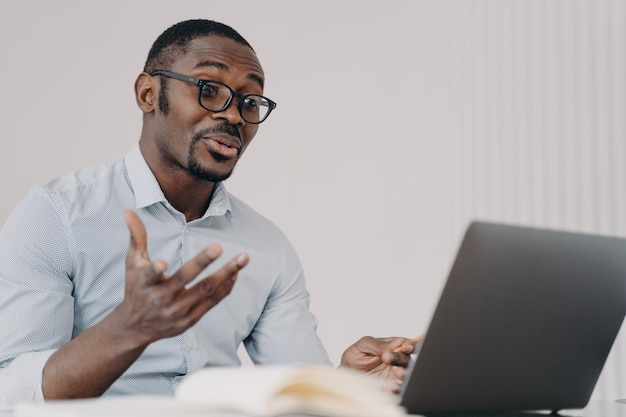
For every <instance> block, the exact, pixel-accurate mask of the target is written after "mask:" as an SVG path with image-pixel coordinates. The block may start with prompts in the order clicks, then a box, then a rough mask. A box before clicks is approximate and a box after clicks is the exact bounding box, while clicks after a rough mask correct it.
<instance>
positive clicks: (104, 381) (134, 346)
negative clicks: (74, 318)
mask: <svg viewBox="0 0 626 417" xmlns="http://www.w3.org/2000/svg"><path fill="white" fill-rule="evenodd" d="M148 344H149V342H147V341H144V340H140V339H138V337H137V334H136V333H133V332H131V331H130V330H129V329H125V328H124V326H123V323H122V324H120V321H119V319H118V318H117V311H116V310H114V311H113V312H112V313H111V314H109V315H108V316H107V317H105V318H104V319H103V320H102V321H101V322H100V323H98V324H97V325H96V326H94V327H92V328H90V329H88V330H86V331H85V332H83V333H82V334H81V335H79V336H78V337H76V338H75V339H73V340H72V341H71V342H70V343H68V344H67V345H65V346H64V347H62V348H61V349H59V350H58V351H56V352H55V353H54V354H53V355H52V356H51V357H50V358H49V359H48V361H47V362H46V364H45V366H44V369H43V379H42V390H43V395H44V398H45V399H46V400H50V399H67V398H87V397H98V396H100V395H102V394H103V393H104V392H105V391H106V390H107V389H108V388H109V387H110V386H111V385H112V384H113V383H114V382H115V381H116V380H117V379H118V378H119V377H120V376H121V375H122V374H123V373H124V372H125V371H126V370H127V369H128V368H129V367H130V366H131V365H132V364H133V363H134V362H135V361H136V360H137V358H138V357H139V356H140V355H141V353H142V352H143V351H144V350H145V348H146V347H147V346H148Z"/></svg>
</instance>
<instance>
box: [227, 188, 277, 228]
mask: <svg viewBox="0 0 626 417" xmlns="http://www.w3.org/2000/svg"><path fill="white" fill-rule="evenodd" d="M226 193H227V195H228V199H229V200H230V206H231V207H230V209H231V216H232V222H233V224H236V225H239V226H242V227H244V226H245V227H247V228H253V229H255V230H257V231H264V232H266V233H270V234H274V235H275V236H276V237H281V238H285V235H284V233H283V232H282V231H281V230H280V229H279V228H278V226H276V224H274V222H273V221H272V220H270V219H269V218H267V217H265V216H264V215H262V214H261V213H259V212H258V211H256V210H255V209H254V208H252V207H251V206H250V205H249V204H247V203H245V202H244V201H243V200H241V199H240V198H238V197H236V196H234V195H233V194H231V193H230V192H228V191H227V192H226ZM266 237H267V236H266Z"/></svg>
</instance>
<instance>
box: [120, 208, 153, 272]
mask: <svg viewBox="0 0 626 417" xmlns="http://www.w3.org/2000/svg"><path fill="white" fill-rule="evenodd" d="M124 220H126V225H127V226H128V230H129V232H130V243H129V245H128V252H127V253H126V266H127V268H128V267H136V266H141V265H145V264H146V262H149V261H150V257H149V256H148V237H147V233H146V228H145V226H144V225H143V222H142V221H141V219H140V218H139V216H138V215H137V213H135V212H134V211H132V210H124Z"/></svg>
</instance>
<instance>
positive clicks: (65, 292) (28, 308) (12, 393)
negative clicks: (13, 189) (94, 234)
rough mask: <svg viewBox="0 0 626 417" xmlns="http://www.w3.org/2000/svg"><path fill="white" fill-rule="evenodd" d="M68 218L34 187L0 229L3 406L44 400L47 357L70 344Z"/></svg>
mask: <svg viewBox="0 0 626 417" xmlns="http://www.w3.org/2000/svg"><path fill="white" fill-rule="evenodd" d="M69 242H70V239H68V233H67V228H66V227H65V226H64V222H63V216H62V215H60V214H59V208H58V207H55V203H54V200H53V199H52V198H51V197H50V196H49V195H47V194H46V193H45V192H44V191H43V190H39V189H33V190H32V191H31V192H30V193H29V194H28V195H27V196H26V197H25V199H24V200H23V201H22V202H21V203H20V204H19V205H18V206H17V207H16V208H15V210H14V211H13V213H12V214H11V216H10V217H9V219H8V220H7V221H6V223H5V224H4V226H3V228H2V230H1V231H0V312H1V314H0V405H3V406H8V405H13V404H15V403H17V402H21V401H28V402H32V401H43V393H42V388H41V383H42V371H43V368H44V365H45V363H46V361H47V360H48V357H49V356H50V355H51V354H52V353H54V351H55V350H56V349H58V348H59V347H61V346H63V345H65V344H66V343H68V342H69V341H70V340H71V337H72V329H73V323H74V300H73V297H72V288H73V286H72V281H71V278H70V277H71V256H70V253H71V249H70V247H71V244H70V243H69Z"/></svg>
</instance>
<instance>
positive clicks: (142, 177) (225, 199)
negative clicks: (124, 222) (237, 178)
mask: <svg viewBox="0 0 626 417" xmlns="http://www.w3.org/2000/svg"><path fill="white" fill-rule="evenodd" d="M124 164H125V165H126V172H127V173H128V179H129V181H130V185H131V187H132V189H133V192H134V194H135V204H136V208H137V209H140V208H144V207H148V206H150V205H152V204H156V203H167V204H168V205H169V202H168V201H167V199H166V198H165V195H164V194H163V191H162V190H161V186H160V185H159V182H158V181H157V179H156V177H155V176H154V174H153V173H152V170H151V169H150V167H149V166H148V163H147V162H146V160H145V159H144V157H143V155H142V154H141V150H140V149H139V144H138V143H137V144H135V146H133V147H132V148H131V149H130V151H129V152H128V153H127V154H126V157H125V158H124ZM231 214H232V206H231V201H230V198H229V195H228V192H227V191H226V188H225V187H224V185H223V184H222V183H221V182H219V183H217V184H215V189H214V190H213V196H212V197H211V204H210V205H209V208H208V209H207V211H206V213H204V216H202V218H203V219H204V218H207V217H211V216H226V217H227V218H228V219H230V217H231Z"/></svg>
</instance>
